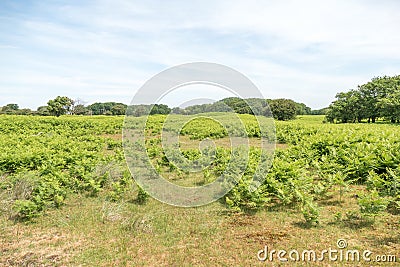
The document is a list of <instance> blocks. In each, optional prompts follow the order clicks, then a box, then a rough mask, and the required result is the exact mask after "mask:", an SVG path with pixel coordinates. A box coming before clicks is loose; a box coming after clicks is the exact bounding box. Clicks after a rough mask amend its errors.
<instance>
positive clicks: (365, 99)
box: [327, 76, 400, 123]
mask: <svg viewBox="0 0 400 267" xmlns="http://www.w3.org/2000/svg"><path fill="white" fill-rule="evenodd" d="M336 98H337V100H336V101H334V102H333V103H332V104H331V105H330V106H329V109H328V112H327V120H328V121H330V122H334V121H338V122H343V123H346V122H356V121H357V122H361V121H362V120H365V119H366V120H368V122H375V121H376V120H377V119H378V118H384V119H385V120H388V121H390V122H392V123H395V122H400V76H394V77H388V76H384V77H377V78H374V79H372V81H370V82H368V83H366V84H363V85H361V86H359V87H358V89H357V90H350V91H349V92H346V93H338V94H337V95H336Z"/></svg>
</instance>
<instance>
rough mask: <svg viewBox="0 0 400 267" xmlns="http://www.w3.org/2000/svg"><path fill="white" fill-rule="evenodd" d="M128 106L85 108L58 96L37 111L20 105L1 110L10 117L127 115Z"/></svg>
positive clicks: (6, 106) (111, 105)
mask: <svg viewBox="0 0 400 267" xmlns="http://www.w3.org/2000/svg"><path fill="white" fill-rule="evenodd" d="M126 108H127V105H125V104H123V103H116V102H105V103H94V104H91V105H88V106H85V105H84V104H83V103H82V102H81V101H80V100H72V99H71V98H69V97H66V96H57V97H56V98H55V99H52V100H49V101H48V102H47V105H46V106H40V107H38V108H37V110H31V109H28V108H23V109H20V108H19V106H18V104H7V105H5V106H4V107H2V108H1V109H0V114H9V115H38V116H57V117H58V116H61V115H125V112H126Z"/></svg>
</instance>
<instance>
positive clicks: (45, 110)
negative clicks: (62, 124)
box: [36, 106, 51, 116]
mask: <svg viewBox="0 0 400 267" xmlns="http://www.w3.org/2000/svg"><path fill="white" fill-rule="evenodd" d="M36 114H37V115H40V116H50V115H51V114H50V111H49V107H48V106H40V107H38V108H37V111H36Z"/></svg>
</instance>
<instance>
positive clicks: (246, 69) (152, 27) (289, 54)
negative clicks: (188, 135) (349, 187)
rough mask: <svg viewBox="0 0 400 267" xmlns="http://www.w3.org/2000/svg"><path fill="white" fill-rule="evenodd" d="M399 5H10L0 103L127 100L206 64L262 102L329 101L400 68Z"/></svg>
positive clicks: (3, 34) (0, 35)
mask: <svg viewBox="0 0 400 267" xmlns="http://www.w3.org/2000/svg"><path fill="white" fill-rule="evenodd" d="M399 11H400V2H399V1H395V0H393V1H368V0H364V1H215V0H214V1H130V0H126V1H125V0H114V1H102V0H99V1H7V0H2V1H0V58H1V61H0V106H3V105H5V104H7V103H18V104H19V105H20V107H28V108H32V109H36V108H37V107H38V106H41V105H45V104H46V102H47V101H48V100H49V99H52V98H55V97H56V96H58V95H66V96H69V97H71V98H73V99H80V100H82V101H84V102H85V103H87V104H90V103H93V102H96V101H118V102H123V103H130V101H131V99H132V98H133V96H134V94H135V92H136V90H138V88H140V87H141V85H143V83H145V82H146V80H148V79H150V78H151V77H152V76H153V75H155V74H157V73H159V72H160V71H162V70H164V69H166V68H169V67H172V66H174V65H178V64H182V63H187V62H193V61H206V62H215V63H219V64H223V65H227V66H229V67H232V68H234V69H236V70H238V71H240V72H242V73H243V74H245V75H247V76H248V77H249V78H250V79H251V80H252V81H253V82H254V83H255V84H256V85H257V86H258V87H259V89H260V90H261V92H262V94H263V95H264V96H265V97H266V98H280V97H284V98H291V99H293V100H295V101H298V102H304V103H306V104H307V105H308V106H310V107H312V108H322V107H325V106H327V105H329V103H330V102H331V101H332V100H333V99H334V96H335V94H336V93H337V92H339V91H345V90H348V89H351V88H356V87H357V85H359V84H362V83H365V82H367V81H368V80H370V79H371V78H372V77H375V76H381V75H395V74H400V49H399V48H400V29H399V26H400V16H399V15H398V13H399ZM208 89H209V90H204V92H207V93H206V96H208V97H210V88H208ZM181 91H182V94H185V97H186V98H187V99H190V98H191V97H193V98H196V97H198V98H202V96H200V95H196V94H195V93H194V92H196V90H188V91H187V92H184V90H181ZM197 91H199V90H197ZM200 91H202V90H200ZM192 94H193V95H192ZM221 96H223V94H221V93H218V94H215V97H216V98H217V97H221ZM203 97H204V96H203ZM165 99H169V100H168V101H169V102H168V103H167V104H170V105H178V104H179V103H177V102H176V101H175V102H174V100H173V99H174V97H169V98H168V97H166V98H165Z"/></svg>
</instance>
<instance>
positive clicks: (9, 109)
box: [1, 104, 19, 114]
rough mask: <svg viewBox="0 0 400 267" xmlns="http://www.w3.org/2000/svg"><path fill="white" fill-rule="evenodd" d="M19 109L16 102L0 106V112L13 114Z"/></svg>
mask: <svg viewBox="0 0 400 267" xmlns="http://www.w3.org/2000/svg"><path fill="white" fill-rule="evenodd" d="M18 109H19V106H18V104H7V105H5V106H4V107H2V108H1V113H4V114H14V113H15V112H16V111H17V110H18Z"/></svg>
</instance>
